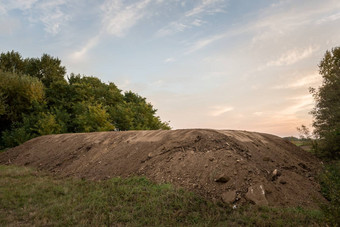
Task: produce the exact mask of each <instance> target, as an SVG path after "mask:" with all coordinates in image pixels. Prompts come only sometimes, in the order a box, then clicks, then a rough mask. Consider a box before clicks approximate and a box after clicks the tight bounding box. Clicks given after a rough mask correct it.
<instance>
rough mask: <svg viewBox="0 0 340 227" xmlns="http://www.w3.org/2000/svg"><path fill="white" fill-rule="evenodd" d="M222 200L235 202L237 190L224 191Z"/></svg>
mask: <svg viewBox="0 0 340 227" xmlns="http://www.w3.org/2000/svg"><path fill="white" fill-rule="evenodd" d="M221 198H222V201H223V202H225V203H229V204H230V203H233V202H234V201H235V199H236V191H228V192H224V193H223V194H222V196H221Z"/></svg>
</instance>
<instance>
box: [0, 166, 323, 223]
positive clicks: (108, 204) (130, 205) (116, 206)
mask: <svg viewBox="0 0 340 227" xmlns="http://www.w3.org/2000/svg"><path fill="white" fill-rule="evenodd" d="M0 225H1V226H8V225H10V226H12V225H32V226H73V225H80V226H104V225H106V226H125V225H127V226H191V225H195V226H242V225H247V226H319V225H324V216H323V213H322V212H321V211H320V210H310V209H304V208H301V207H297V208H273V207H257V206H244V207H239V208H237V209H231V208H230V207H229V206H227V205H225V204H218V203H212V202H211V201H209V200H206V199H204V198H202V197H200V196H198V195H195V194H193V193H191V192H187V191H185V190H183V189H178V188H174V187H173V186H171V185H169V184H155V183H152V182H150V181H149V180H147V179H145V178H142V177H132V178H127V179H123V178H112V179H108V180H104V181H99V182H94V181H88V180H80V179H75V178H63V179H61V178H60V177H59V178H53V177H52V176H50V175H47V174H46V173H44V172H41V171H36V170H33V169H30V168H26V167H17V166H3V165H0Z"/></svg>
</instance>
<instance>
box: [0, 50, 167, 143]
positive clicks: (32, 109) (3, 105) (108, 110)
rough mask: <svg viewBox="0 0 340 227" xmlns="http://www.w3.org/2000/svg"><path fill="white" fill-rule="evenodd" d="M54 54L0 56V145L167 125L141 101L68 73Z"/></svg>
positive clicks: (164, 127) (129, 94) (148, 105)
mask: <svg viewBox="0 0 340 227" xmlns="http://www.w3.org/2000/svg"><path fill="white" fill-rule="evenodd" d="M65 74H66V68H65V67H64V66H62V65H61V61H60V60H59V59H58V58H54V57H51V56H49V55H47V54H44V55H43V56H42V57H41V58H26V59H23V58H22V57H21V55H20V54H19V53H17V52H14V51H12V52H7V53H2V54H1V55H0V117H1V118H0V124H1V126H0V135H1V138H0V149H3V148H5V147H12V146H15V145H18V144H20V143H22V142H24V141H26V140H27V139H31V138H33V137H36V136H39V135H47V134H55V133H72V132H94V131H109V130H140V129H144V130H147V129H170V127H169V125H168V123H167V122H162V121H161V120H160V118H159V117H158V116H155V114H156V110H155V109H154V108H153V106H152V105H151V104H150V103H147V101H146V99H145V98H143V97H141V96H139V95H138V94H135V93H133V92H131V91H129V92H125V93H124V94H123V93H122V91H121V90H119V89H118V88H117V86H116V85H115V84H114V83H109V84H106V83H103V82H102V81H101V80H100V79H98V78H96V77H88V76H80V75H75V74H73V73H71V74H70V75H69V77H68V78H67V79H65Z"/></svg>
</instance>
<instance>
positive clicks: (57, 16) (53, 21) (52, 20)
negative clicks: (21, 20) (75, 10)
mask: <svg viewBox="0 0 340 227" xmlns="http://www.w3.org/2000/svg"><path fill="white" fill-rule="evenodd" d="M66 4H69V3H67V1H65V0H59V1H48V2H42V3H41V4H39V5H37V10H38V11H39V12H40V15H38V20H40V21H41V22H42V23H43V24H44V27H45V31H46V32H48V33H50V34H53V35H56V34H58V33H59V32H60V30H61V26H62V25H63V24H64V23H66V22H67V21H68V20H70V18H71V16H70V15H68V14H66V13H65V12H64V11H63V10H62V9H61V7H62V6H65V5H66ZM31 18H33V20H35V18H36V16H35V15H32V16H31Z"/></svg>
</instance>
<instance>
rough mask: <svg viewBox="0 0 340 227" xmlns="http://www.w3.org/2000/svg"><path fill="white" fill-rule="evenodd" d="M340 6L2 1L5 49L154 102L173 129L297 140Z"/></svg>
mask: <svg viewBox="0 0 340 227" xmlns="http://www.w3.org/2000/svg"><path fill="white" fill-rule="evenodd" d="M339 28H340V1H339V0H299V1H296V0H277V1H275V0H256V1H254V0H181V1H180V0H98V1H92V0H53V1H52V0H16V1H13V0H0V51H1V52H7V51H11V50H14V51H17V52H19V53H21V55H22V56H23V57H24V58H26V57H40V56H41V55H42V54H43V53H47V54H49V55H51V56H54V57H58V58H59V59H61V60H62V64H63V65H64V66H66V68H67V74H70V73H76V74H78V73H79V74H81V75H87V76H96V77H99V78H100V79H101V80H102V81H103V82H114V83H115V84H116V85H117V86H118V88H120V89H121V90H122V91H123V92H124V91H129V90H131V91H133V92H136V93H138V94H139V95H141V96H143V97H146V98H147V101H148V102H151V103H152V105H153V106H154V107H155V108H156V109H157V110H158V111H157V115H158V116H160V117H161V119H162V120H163V121H170V126H172V128H173V129H182V128H213V129H238V130H248V131H258V132H266V133H272V134H275V135H279V136H289V135H297V134H298V132H297V130H296V127H298V126H300V125H301V124H304V125H306V126H308V127H311V124H312V116H311V115H310V114H309V112H310V111H311V110H312V108H313V106H314V100H313V97H312V95H311V94H310V93H309V91H308V90H309V87H315V88H317V87H318V86H320V85H321V84H322V78H321V76H320V75H319V74H318V64H319V63H320V61H321V60H322V58H323V56H324V54H325V52H326V50H331V49H332V48H333V47H336V46H339V44H340V42H339V41H340V29H339Z"/></svg>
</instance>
